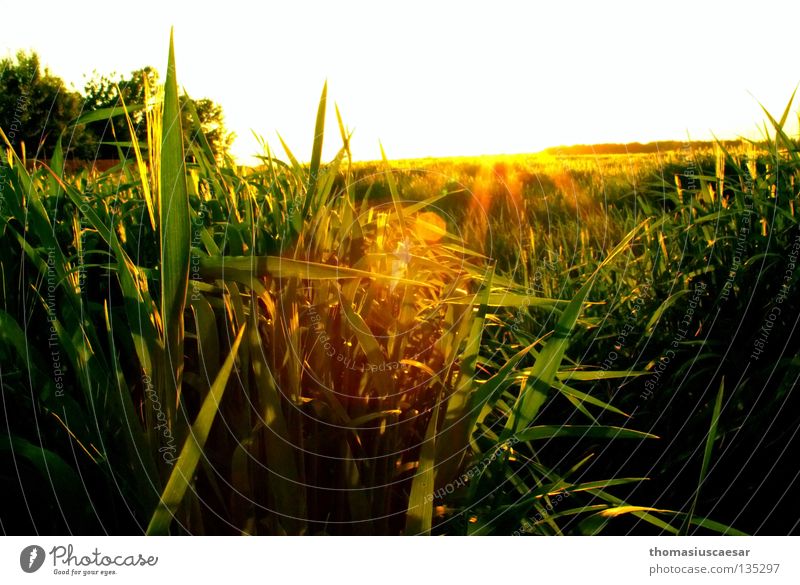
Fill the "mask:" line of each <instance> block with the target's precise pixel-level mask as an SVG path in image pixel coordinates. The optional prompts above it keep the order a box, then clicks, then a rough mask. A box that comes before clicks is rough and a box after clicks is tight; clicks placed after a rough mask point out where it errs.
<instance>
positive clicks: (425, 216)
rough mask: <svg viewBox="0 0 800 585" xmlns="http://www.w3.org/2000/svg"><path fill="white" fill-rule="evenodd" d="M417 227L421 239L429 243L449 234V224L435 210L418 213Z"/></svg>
mask: <svg viewBox="0 0 800 585" xmlns="http://www.w3.org/2000/svg"><path fill="white" fill-rule="evenodd" d="M415 228H416V232H417V236H418V237H419V239H421V240H422V241H424V242H426V243H428V244H432V243H435V242H438V241H439V240H441V239H442V238H443V237H444V236H446V235H447V224H446V223H445V221H444V219H442V217H441V216H440V215H439V214H437V213H435V212H433V211H425V212H422V213H420V214H419V215H417V218H416V224H415Z"/></svg>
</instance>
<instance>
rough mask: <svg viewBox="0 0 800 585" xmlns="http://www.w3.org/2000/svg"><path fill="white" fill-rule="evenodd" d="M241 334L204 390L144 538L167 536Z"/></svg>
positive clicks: (206, 434)
mask: <svg viewBox="0 0 800 585" xmlns="http://www.w3.org/2000/svg"><path fill="white" fill-rule="evenodd" d="M244 331H245V326H244V325H242V327H241V328H240V329H239V333H238V334H237V335H236V340H235V341H234V342H233V345H232V347H231V352H230V354H228V357H227V359H226V360H225V363H224V364H223V365H222V367H221V368H220V371H219V374H217V378H216V380H214V383H213V384H212V385H211V389H210V390H209V391H208V395H207V396H206V397H205V400H203V406H202V407H201V408H200V413H199V414H198V415H197V419H196V420H195V421H194V424H193V425H192V428H191V429H190V432H189V436H187V437H186V441H185V442H184V444H183V449H181V454H180V456H179V457H178V461H177V462H176V463H175V468H174V469H173V470H172V473H171V474H170V476H169V481H168V482H167V485H166V487H165V488H164V493H163V494H161V501H160V503H159V504H158V506H157V507H156V510H155V512H154V513H153V517H152V518H151V519H150V524H149V526H148V527H147V534H148V535H165V534H168V533H169V526H170V524H171V523H172V519H173V518H174V517H175V513H176V512H177V510H178V506H180V504H181V502H182V501H183V498H184V496H185V495H186V490H187V489H188V488H189V484H190V483H191V481H192V479H193V478H194V475H195V471H196V469H197V464H198V463H199V461H200V457H201V456H202V452H203V447H204V446H205V444H206V439H208V434H209V432H210V431H211V425H212V424H213V422H214V419H215V418H216V416H217V411H218V410H219V405H220V402H221V401H222V396H223V394H224V393H225V388H226V387H227V385H228V378H230V375H231V372H232V371H233V364H234V362H235V360H236V354H237V352H238V351H239V344H240V343H241V342H242V337H243V336H244Z"/></svg>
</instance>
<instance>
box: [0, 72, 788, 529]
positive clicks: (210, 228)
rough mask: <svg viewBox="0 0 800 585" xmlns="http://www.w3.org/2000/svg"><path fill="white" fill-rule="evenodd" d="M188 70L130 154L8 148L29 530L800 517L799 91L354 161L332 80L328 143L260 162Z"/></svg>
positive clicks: (19, 431)
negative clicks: (680, 130) (720, 116)
mask: <svg viewBox="0 0 800 585" xmlns="http://www.w3.org/2000/svg"><path fill="white" fill-rule="evenodd" d="M171 59H172V57H171ZM171 63H172V61H171ZM177 87H178V85H177V81H176V78H175V71H174V67H170V69H169V75H168V77H167V79H166V83H165V86H164V87H163V88H154V89H153V91H154V96H153V97H154V99H153V100H151V101H150V102H149V103H150V106H149V107H148V109H147V116H146V123H147V124H148V129H149V131H148V136H149V140H148V141H147V143H146V144H145V143H142V144H135V145H134V146H133V147H129V148H127V149H125V150H124V152H123V156H122V160H121V162H120V164H119V165H118V166H116V167H114V168H112V169H109V170H107V171H105V172H103V173H97V172H89V171H76V172H68V173H65V172H64V170H63V169H64V165H65V161H64V157H63V155H62V152H63V150H62V149H60V148H59V149H57V151H56V153H55V155H54V156H53V158H52V160H49V161H45V163H42V164H35V165H33V167H34V168H33V169H32V170H29V168H30V166H31V165H30V164H29V161H26V160H22V159H21V158H20V157H19V156H17V155H16V154H14V153H13V151H12V150H11V149H10V145H9V148H8V149H7V150H6V152H7V156H6V157H5V160H4V161H3V162H2V164H0V186H2V191H1V192H0V239H1V242H2V243H1V244H0V286H2V293H1V294H2V305H0V382H1V383H2V396H3V402H2V412H3V420H4V421H5V428H4V429H3V430H2V431H0V457H1V458H2V460H3V466H2V468H1V469H2V470H3V471H2V473H3V475H4V477H3V483H4V485H6V486H8V487H7V489H6V497H5V498H4V501H3V504H2V508H0V518H2V525H3V530H4V531H5V532H6V533H32V532H38V533H49V534H64V533H67V532H70V533H109V534H136V533H148V534H187V533H189V534H500V535H503V534H505V535H508V534H542V535H549V534H600V533H602V534H654V533H657V534H662V533H668V534H695V533H723V534H741V533H757V534H763V533H766V534H789V533H796V532H797V525H796V522H797V521H796V514H795V515H794V516H793V515H792V514H790V513H787V511H789V510H794V509H795V506H796V499H797V497H798V495H800V494H798V489H800V488H798V485H797V482H796V479H797V467H796V465H795V464H793V461H795V459H796V456H797V453H798V437H797V429H798V423H800V415H798V412H800V409H798V406H799V405H798V398H797V392H796V386H797V379H798V375H800V358H798V343H800V338H798V334H797V332H796V325H797V314H798V296H797V291H796V281H797V270H796V267H797V260H798V254H800V231H798V229H797V228H798V226H797V224H798V218H797V214H796V211H795V205H796V202H797V201H798V189H799V188H800V186H799V185H798V177H799V173H800V159H799V158H798V148H797V143H796V141H795V140H794V139H793V138H791V137H789V136H787V135H786V134H784V132H783V130H782V128H783V127H784V125H785V124H786V120H787V118H788V116H789V115H791V109H790V107H787V110H786V112H785V113H783V115H782V116H778V117H777V119H773V118H770V120H771V123H772V127H771V129H770V132H769V137H768V138H767V139H766V140H765V141H764V142H761V143H758V144H750V143H742V144H740V145H734V146H731V145H729V144H726V145H724V146H723V145H721V144H720V145H718V146H716V147H715V148H707V147H701V148H698V147H695V146H694V145H693V144H691V143H687V144H686V145H684V147H683V148H682V149H680V150H673V151H668V152H665V153H660V154H637V155H630V156H627V155H609V156H569V155H559V154H558V152H557V151H556V152H553V151H550V152H549V153H548V154H542V155H532V156H514V157H510V156H509V157H483V158H475V159H466V158H465V159H452V160H441V159H437V160H424V161H395V162H389V161H386V160H384V161H379V162H375V163H352V162H351V160H350V156H349V139H350V136H349V134H348V132H347V130H346V127H345V126H344V124H343V123H342V121H341V120H337V121H338V126H339V129H340V133H339V134H340V136H339V137H337V139H338V140H340V141H341V143H342V148H341V151H340V152H339V155H338V156H337V157H336V158H335V159H334V160H332V161H325V162H323V161H322V160H321V152H322V141H323V133H322V130H323V129H324V128H325V116H326V112H327V110H328V108H327V101H326V95H325V92H324V91H323V94H322V99H321V101H320V108H319V112H318V115H317V133H316V136H317V140H316V141H315V144H314V149H313V152H312V153H311V157H310V161H311V162H310V164H301V163H300V162H298V158H296V157H295V156H294V155H293V154H292V153H291V151H290V150H289V148H288V147H286V146H285V145H284V149H283V151H282V152H281V154H280V155H279V154H277V153H276V152H272V151H267V152H265V153H264V157H263V159H262V160H263V165H261V166H259V167H257V168H242V167H239V166H237V165H236V164H234V162H233V161H231V160H215V159H214V157H213V155H212V153H211V150H210V148H209V146H208V144H207V142H206V141H205V139H204V137H203V136H202V134H200V133H197V132H195V133H194V137H195V139H194V140H192V141H191V142H190V143H188V144H185V143H184V141H183V139H182V136H183V133H182V131H181V128H180V124H181V115H180V112H179V100H178V93H177V91H178V90H177ZM790 106H791V104H790ZM118 114H119V115H124V113H122V114H121V113H119V112H118ZM337 117H338V112H337ZM189 119H192V120H194V123H195V124H196V123H197V120H196V117H193V116H192V112H189ZM84 121H85V120H84ZM333 139H334V138H333V137H331V136H326V137H325V140H333ZM65 146H66V145H65ZM303 158H305V157H301V160H302V159H303ZM34 502H35V505H34Z"/></svg>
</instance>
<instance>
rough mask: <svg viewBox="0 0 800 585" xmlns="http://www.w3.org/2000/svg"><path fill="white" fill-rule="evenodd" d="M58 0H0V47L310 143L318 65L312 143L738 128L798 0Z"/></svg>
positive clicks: (242, 137) (495, 145)
mask: <svg viewBox="0 0 800 585" xmlns="http://www.w3.org/2000/svg"><path fill="white" fill-rule="evenodd" d="M546 4H547V5H544V3H534V2H493V1H490V0H483V1H481V2H469V1H466V2H433V1H432V0H428V2H417V1H404V2H393V3H391V4H390V3H379V2H375V1H373V2H363V3H359V2H352V1H347V0H337V1H335V2H291V1H289V0H283V1H281V2H274V1H269V2H259V3H252V5H248V4H247V3H244V2H240V1H238V0H225V1H222V2H219V1H218V2H213V3H211V2H208V3H205V2H191V3H189V2H187V3H177V2H175V3H169V2H167V1H166V0H162V1H160V2H154V1H150V0H136V1H134V2H129V3H126V2H108V1H103V2H64V1H63V0H62V1H57V2H56V1H50V0H46V1H43V0H39V1H37V2H35V3H24V2H19V1H18V0H14V1H10V0H0V18H2V28H0V30H2V33H0V55H10V54H13V53H15V52H16V51H17V50H18V49H35V50H36V51H37V52H38V53H39V55H40V56H41V58H42V60H43V62H44V63H45V64H46V65H48V66H49V67H50V69H51V70H52V71H53V73H55V74H57V75H59V76H61V77H62V78H64V79H65V80H66V81H67V82H68V83H72V84H74V85H75V87H76V88H78V89H80V88H82V87H83V84H84V80H85V77H84V76H85V75H86V74H90V73H91V71H92V70H97V71H98V72H100V73H109V72H111V71H117V72H120V73H125V74H127V73H128V72H130V71H131V70H133V69H136V68H139V67H142V66H144V65H153V66H155V67H156V68H158V69H160V70H163V68H164V67H165V65H166V58H167V47H168V40H169V28H170V26H171V25H174V26H175V43H176V62H177V71H178V83H179V84H180V85H182V86H184V87H185V88H186V89H187V91H188V92H189V94H190V95H192V96H193V97H197V98H199V97H209V98H211V99H213V100H215V101H217V102H219V103H220V104H222V106H223V108H224V111H225V115H226V122H227V125H228V127H229V128H230V129H232V130H233V131H235V132H236V133H237V135H238V139H237V141H236V143H235V144H234V153H235V154H236V155H237V156H239V157H240V158H242V159H243V160H247V156H248V155H250V154H252V153H254V152H255V151H256V150H257V148H258V147H257V145H256V142H255V140H254V139H253V138H252V134H251V132H250V130H251V129H253V130H255V131H256V132H258V133H259V134H261V135H263V136H264V137H265V138H266V139H267V141H268V142H269V143H270V145H271V146H272V147H273V149H279V143H278V140H277V137H276V131H278V132H280V133H281V135H282V136H283V137H284V139H285V140H286V141H287V143H288V144H289V146H290V147H291V148H292V150H293V151H294V153H295V154H296V155H297V156H298V157H299V158H301V159H306V160H307V159H308V158H309V157H310V151H311V142H312V138H313V127H314V119H315V114H316V104H317V100H318V98H319V93H320V91H321V89H322V84H323V82H324V81H325V79H326V78H327V79H328V82H329V94H328V95H329V110H328V125H327V127H328V130H327V134H326V137H327V139H326V149H325V154H326V156H327V157H331V156H332V155H333V154H334V152H335V150H336V149H337V148H338V146H339V145H340V141H339V139H338V136H339V133H338V129H337V127H336V117H335V114H334V111H333V102H334V101H335V102H336V103H337V104H338V105H339V108H340V110H341V112H342V115H343V117H344V119H345V123H346V124H347V125H348V126H349V127H351V128H353V129H354V130H355V135H354V139H353V150H354V156H355V157H356V158H360V159H373V158H377V157H378V156H379V150H378V141H379V140H380V141H382V142H383V145H384V147H385V149H386V151H387V155H388V156H389V157H390V158H402V157H423V156H429V155H436V156H447V155H472V154H495V153H518V152H533V151H537V150H540V149H542V148H544V147H547V146H554V145H560V144H575V143H598V142H624V141H641V142H645V141H648V140H655V139H684V138H685V137H686V135H687V132H688V133H690V134H691V136H692V137H693V138H697V139H706V138H709V137H710V136H711V132H714V133H715V134H716V135H717V136H718V137H721V138H732V137H736V136H737V135H740V134H747V135H754V133H755V132H756V127H757V125H758V124H759V123H760V122H762V121H763V115H762V114H761V111H760V108H759V105H758V101H760V102H762V103H763V104H764V105H765V106H767V107H768V108H769V109H770V110H771V111H773V113H774V114H777V115H779V114H780V113H781V112H782V111H783V108H784V107H785V105H786V103H787V101H788V99H789V96H790V95H791V93H792V91H793V90H794V88H795V86H796V84H797V83H798V82H800V60H798V58H797V30H798V29H797V27H798V23H799V22H800V18H799V17H800V3H797V2H763V1H762V2H758V3H757V2H747V3H741V4H737V3H733V2H716V3H705V2H700V1H697V0H694V1H691V2H672V1H670V2H662V3H660V4H659V5H657V6H656V5H655V4H653V5H651V3H647V2H630V3H627V2H596V3H583V2H561V1H558V2H557V1H556V0H552V1H550V2H547V3H546Z"/></svg>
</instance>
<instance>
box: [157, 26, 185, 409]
mask: <svg viewBox="0 0 800 585" xmlns="http://www.w3.org/2000/svg"><path fill="white" fill-rule="evenodd" d="M159 228H160V237H161V318H162V320H163V326H164V348H165V350H166V360H165V362H166V365H167V367H166V368H165V369H166V371H165V372H164V375H165V384H164V388H163V392H164V393H165V396H164V404H165V408H166V409H167V411H168V418H169V421H170V423H171V424H174V423H175V413H176V411H177V406H178V402H179V400H180V391H181V378H182V376H183V341H184V322H183V311H184V309H185V307H186V291H187V288H188V283H189V248H190V244H191V227H190V221H189V197H188V193H187V188H186V169H185V160H184V154H183V131H182V129H181V112H180V101H179V99H178V85H177V82H176V80H175V51H174V47H173V41H172V35H171V34H170V43H169V64H168V68H167V79H166V83H165V88H164V112H163V136H162V139H161V190H160V197H159Z"/></svg>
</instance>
